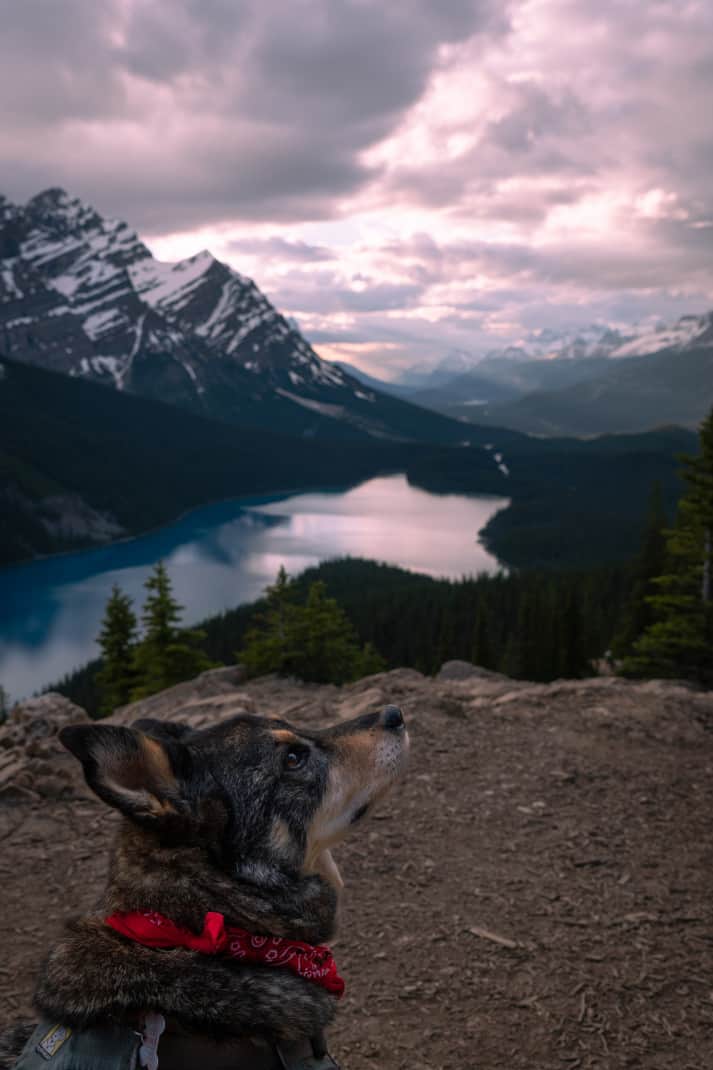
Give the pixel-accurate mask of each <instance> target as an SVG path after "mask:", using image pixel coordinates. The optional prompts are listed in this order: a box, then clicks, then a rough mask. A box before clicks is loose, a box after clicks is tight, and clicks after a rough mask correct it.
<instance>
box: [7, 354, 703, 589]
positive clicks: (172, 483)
mask: <svg viewBox="0 0 713 1070" xmlns="http://www.w3.org/2000/svg"><path fill="white" fill-rule="evenodd" d="M0 369H2V373H1V377H0V505H1V508H0V565H2V564H8V563H10V562H12V561H18V560H22V559H25V558H29V557H32V556H35V555H36V554H38V553H52V552H55V551H58V550H66V549H70V548H73V547H81V546H87V545H91V544H92V543H96V542H106V541H109V540H110V539H112V538H116V537H118V536H120V535H129V534H136V533H137V532H141V531H146V530H148V529H149V528H151V527H154V526H156V525H158V524H162V523H166V522H169V521H171V520H173V519H175V518H176V517H177V516H178V515H179V514H180V513H181V512H183V511H185V510H187V509H190V508H193V507H195V506H198V505H202V504H205V503H207V502H210V501H215V500H219V499H224V498H234V497H239V496H241V495H247V494H251V493H256V492H267V491H282V490H290V489H305V488H308V487H324V486H330V485H331V486H348V485H349V484H351V483H355V482H358V481H360V480H363V479H366V478H368V477H370V476H372V475H376V474H378V473H382V472H388V471H391V472H405V473H406V474H407V476H408V478H409V480H410V481H411V482H413V483H414V484H416V485H418V486H421V487H424V488H425V489H428V490H431V491H433V492H435V493H460V494H492V495H497V496H499V497H502V498H508V499H510V501H511V506H510V508H508V509H506V510H503V511H501V512H500V513H498V514H497V516H496V517H494V519H493V520H492V521H491V523H490V524H489V525H488V526H487V528H486V530H485V532H484V534H483V538H484V541H485V542H486V543H487V545H488V547H489V548H490V549H491V551H492V552H493V553H494V554H495V555H496V556H497V557H498V558H500V560H501V561H503V563H504V564H505V565H508V566H516V567H518V568H524V567H528V568H530V567H545V568H552V567H555V568H558V567H565V566H566V567H584V566H586V567H589V566H591V565H594V564H604V563H609V562H612V561H623V560H626V559H627V558H628V557H630V556H631V555H632V554H633V553H635V551H636V549H637V546H638V543H639V538H640V534H641V530H642V526H643V520H644V516H645V511H646V503H647V501H648V497H649V494H650V492H651V487H652V485H653V484H654V482H658V483H659V484H660V485H661V488H662V494H663V499H664V503H665V506H666V508H667V509H668V510H669V511H670V512H672V511H673V508H674V507H675V503H676V501H677V499H678V497H679V495H680V492H681V482H680V478H679V473H678V465H677V461H676V458H677V456H678V454H679V453H681V452H694V451H695V450H696V447H697V439H696V436H695V435H693V434H692V433H690V432H687V431H683V430H679V429H676V428H672V429H669V430H663V431H660V432H656V433H649V434H641V435H618V436H608V437H602V438H599V439H593V440H590V441H581V440H577V439H547V440H544V439H537V438H532V437H529V436H527V435H523V434H520V433H518V432H514V431H507V430H503V429H495V428H477V427H474V428H473V429H472V437H473V439H474V441H475V444H474V445H472V446H461V447H449V446H438V445H435V444H434V445H427V444H421V445H418V444H409V445H405V444H399V443H390V442H375V441H367V442H365V443H351V442H350V443H347V442H340V443H333V444H332V445H331V447H330V448H325V445H324V443H318V442H315V441H312V440H310V439H303V438H296V437H293V436H290V435H284V434H279V433H271V432H267V431H257V430H255V429H252V428H241V427H236V426H234V425H229V424H225V423H221V422H220V421H217V420H209V419H206V418H205V417H202V416H198V415H196V414H192V413H189V412H185V411H182V410H180V409H178V408H175V407H173V406H169V405H163V404H161V403H160V402H157V401H151V400H148V399H144V398H138V397H135V396H131V395H125V394H122V393H120V392H117V391H114V390H110V389H108V388H106V387H103V386H99V385H97V384H95V383H92V382H88V381H86V380H80V379H73V378H71V377H69V376H65V375H58V374H56V373H53V372H48V371H46V370H45V369H41V368H36V367H32V366H29V365H23V364H17V363H14V362H11V361H3V360H2V359H0ZM476 534H477V533H476V532H473V538H475V537H476Z"/></svg>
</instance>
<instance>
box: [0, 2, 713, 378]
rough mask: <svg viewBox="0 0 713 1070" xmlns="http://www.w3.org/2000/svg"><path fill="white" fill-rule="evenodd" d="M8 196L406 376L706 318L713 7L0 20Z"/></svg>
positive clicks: (49, 14)
mask: <svg viewBox="0 0 713 1070" xmlns="http://www.w3.org/2000/svg"><path fill="white" fill-rule="evenodd" d="M0 19H1V22H0V25H2V33H1V34H0V176H1V177H0V191H1V192H3V193H4V194H5V195H6V196H8V197H10V198H11V199H13V200H16V201H23V200H26V199H27V198H28V197H30V196H31V195H32V194H34V193H36V192H38V191H39V190H40V189H43V188H46V187H47V186H50V185H61V186H64V187H65V188H66V189H68V190H69V191H71V192H74V193H76V194H78V195H79V196H81V197H83V198H85V199H87V200H89V201H91V202H92V203H94V204H95V205H96V206H97V208H98V209H99V210H100V211H102V212H103V213H105V214H109V215H114V216H119V217H121V218H125V219H126V220H127V221H129V222H130V223H132V224H133V225H134V226H135V227H136V228H137V229H138V230H139V232H140V233H141V234H142V236H143V237H144V238H145V239H146V240H147V241H148V243H149V245H150V246H151V247H152V249H153V250H154V251H155V253H156V254H157V255H159V256H160V257H161V258H162V259H175V258H178V257H182V256H186V255H189V254H191V253H193V252H196V251H198V250H199V249H201V248H203V247H208V248H210V249H211V250H212V251H213V252H214V253H215V254H216V255H218V256H220V257H221V258H222V259H225V260H228V261H230V262H231V263H232V264H233V265H234V266H235V267H236V268H238V270H240V271H242V272H244V273H246V274H249V275H251V276H252V277H253V278H254V279H255V280H256V282H257V283H258V285H260V286H261V287H262V288H263V289H264V290H265V291H266V292H267V294H268V295H269V296H270V297H271V298H272V299H273V300H274V301H275V303H276V304H277V305H278V306H279V307H280V308H281V309H282V310H283V311H285V312H288V313H290V314H292V315H294V316H296V317H297V318H298V320H299V322H300V325H301V326H302V328H303V330H304V331H305V333H306V334H307V336H308V337H309V338H310V339H311V340H312V341H313V342H314V343H315V344H316V347H317V349H318V350H319V351H320V352H321V353H322V355H324V356H328V357H338V356H339V357H341V358H342V359H346V360H351V361H353V362H354V363H356V364H359V365H361V366H362V367H363V368H365V369H367V370H370V371H372V372H376V373H379V374H383V375H385V376H389V375H391V374H394V373H395V372H396V371H397V370H398V369H399V368H403V367H407V366H410V365H413V364H418V363H422V362H423V363H426V362H435V361H437V360H439V359H440V358H442V357H443V356H445V355H446V354H447V353H448V352H449V351H451V350H459V349H460V350H466V351H468V352H472V353H480V352H484V351H486V350H488V349H491V348H494V347H498V346H500V345H503V344H506V343H508V342H511V341H516V340H518V339H520V338H522V337H525V336H527V335H528V334H529V333H530V332H532V331H533V330H537V329H540V328H543V327H559V326H572V325H577V324H587V323H590V322H593V321H606V322H614V323H625V322H631V321H642V320H647V319H649V318H652V317H653V318H656V319H664V320H669V319H672V318H675V317H676V316H678V315H679V314H681V313H684V312H689V311H703V310H704V309H706V308H708V307H711V306H713V182H711V174H712V172H713V4H712V3H711V2H710V0H674V2H670V3H669V2H657V0H596V3H595V2H593V0H512V2H511V3H507V2H506V0H403V2H402V3H398V4H384V3H383V0H290V3H284V2H281V0H0Z"/></svg>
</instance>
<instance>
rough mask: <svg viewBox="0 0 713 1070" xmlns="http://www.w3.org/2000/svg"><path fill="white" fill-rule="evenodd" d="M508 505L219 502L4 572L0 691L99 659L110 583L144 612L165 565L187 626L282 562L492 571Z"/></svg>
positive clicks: (359, 496)
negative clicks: (356, 560)
mask: <svg viewBox="0 0 713 1070" xmlns="http://www.w3.org/2000/svg"><path fill="white" fill-rule="evenodd" d="M507 504H508V501H507V499H504V498H493V497H471V496H463V495H454V494H447V495H440V494H432V493H429V492H427V491H424V490H420V489H419V488H417V487H413V486H410V485H409V483H408V482H407V480H406V477H405V476H403V475H389V476H381V477H378V478H375V479H370V480H368V481H367V482H365V483H362V484H360V485H359V486H357V487H353V488H351V489H348V490H330V491H319V492H309V493H305V494H290V495H282V496H272V497H263V498H251V499H245V498H243V499H236V500H234V501H228V502H221V503H218V504H215V505H210V506H206V507H204V508H201V509H196V510H194V511H193V512H191V513H189V514H187V515H186V516H184V517H182V518H181V519H180V520H178V521H176V522H175V523H173V524H170V525H168V526H166V527H164V528H161V529H159V530H157V531H153V532H151V533H150V534H148V535H143V536H140V537H139V538H136V539H130V540H127V541H125V542H119V543H113V544H112V545H110V546H104V547H101V548H99V549H95V550H85V551H82V552H80V553H75V554H65V555H60V556H57V557H51V558H45V559H43V560H39V561H32V562H29V563H27V564H24V565H18V566H15V567H13V568H6V569H2V570H0V684H1V685H2V686H3V687H4V688H5V691H6V692H7V693H8V695H9V696H10V698H12V699H18V698H21V697H23V696H25V695H29V694H32V693H34V692H36V691H39V690H41V689H42V688H44V687H46V686H47V685H48V684H51V683H53V682H56V681H57V680H58V679H60V678H61V677H62V676H64V675H65V674H66V673H67V672H70V671H71V670H72V669H74V668H76V667H78V666H80V665H82V664H83V663H84V662H86V661H88V660H89V659H90V658H92V657H94V656H95V655H96V653H97V648H96V643H95V637H96V634H97V632H98V630H99V624H100V621H101V617H102V614H103V610H104V605H105V602H106V599H107V597H108V595H109V593H110V591H111V587H112V585H113V584H114V583H118V584H119V586H120V587H121V588H122V589H123V590H125V591H126V592H127V593H128V594H129V595H131V597H132V598H133V599H134V601H135V604H136V606H137V607H138V606H140V604H141V601H142V596H143V590H142V585H143V582H144V580H145V579H146V576H147V574H148V573H149V571H150V569H151V568H152V566H153V565H154V564H155V563H156V562H157V561H158V560H161V559H162V560H164V561H165V563H166V566H167V568H168V571H169V574H170V577H171V581H172V584H173V589H174V592H175V594H176V596H177V598H178V600H179V601H180V603H181V604H182V605H183V606H184V607H185V615H184V622H185V623H186V624H192V623H195V622H196V621H199V620H201V619H203V618H205V617H207V616H210V615H211V614H213V613H217V612H219V611H220V610H222V609H228V608H230V607H233V606H236V605H238V604H239V603H241V602H248V601H251V600H252V599H254V598H256V597H257V596H258V595H259V594H260V592H261V591H262V590H263V588H264V587H265V586H266V584H268V583H270V582H271V581H272V580H273V579H274V577H275V574H276V573H277V570H278V568H279V567H280V565H284V566H285V568H286V569H287V571H288V572H290V573H292V574H296V573H297V572H300V571H301V570H302V569H304V568H307V567H308V566H310V565H315V564H317V563H318V562H320V561H324V560H327V559H329V558H333V557H344V556H347V555H349V556H352V557H368V558H372V559H374V560H377V561H385V562H387V563H389V564H394V565H400V566H401V567H403V568H408V569H411V570H413V571H414V572H424V573H428V574H429V575H432V576H445V577H452V578H458V577H461V576H464V575H474V574H476V573H478V572H493V571H496V570H497V568H498V567H499V565H498V562H497V560H496V559H495V558H494V557H493V556H492V555H491V554H489V553H488V551H487V550H486V549H485V548H484V547H483V546H482V545H481V544H480V543H479V541H478V533H479V532H480V531H481V530H482V529H483V527H484V526H485V525H486V524H487V522H488V520H490V518H491V517H492V516H493V515H494V514H495V513H496V512H498V510H500V509H503V508H504V507H505V506H506V505H507Z"/></svg>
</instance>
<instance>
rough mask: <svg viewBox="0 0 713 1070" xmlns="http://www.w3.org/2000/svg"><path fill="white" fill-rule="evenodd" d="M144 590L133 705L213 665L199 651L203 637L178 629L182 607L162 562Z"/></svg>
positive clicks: (135, 661)
mask: <svg viewBox="0 0 713 1070" xmlns="http://www.w3.org/2000/svg"><path fill="white" fill-rule="evenodd" d="M144 587H145V588H146V591H147V597H146V601H145V602H144V606H143V610H142V614H141V618H142V621H143V625H144V632H143V637H142V639H141V642H140V643H138V645H137V646H136V648H135V650H134V657H133V671H134V674H135V684H134V686H133V688H132V691H131V698H132V700H133V701H135V700H136V699H140V698H146V697H147V696H148V695H153V694H155V693H156V692H157V691H163V690H164V688H167V687H173V686H174V684H178V683H180V682H181V681H182V680H190V679H192V678H193V677H194V676H197V675H198V673H200V672H203V671H204V670H205V669H209V668H210V667H211V664H212V663H211V662H210V660H209V659H208V658H207V656H206V655H205V654H204V652H203V651H202V650H200V649H199V647H198V644H199V643H200V642H201V641H202V640H203V638H204V635H203V633H202V632H200V631H197V630H195V629H193V630H188V629H181V628H179V626H178V622H179V620H180V619H181V613H182V610H183V607H182V606H180V605H179V604H178V602H177V601H176V600H175V598H174V597H173V592H172V590H171V581H170V579H169V576H168V572H167V571H166V566H165V565H164V563H163V561H159V562H158V564H157V565H156V566H155V567H154V570H153V572H152V573H151V574H150V576H149V577H148V579H147V580H146V583H145V584H144Z"/></svg>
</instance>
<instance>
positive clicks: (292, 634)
mask: <svg viewBox="0 0 713 1070" xmlns="http://www.w3.org/2000/svg"><path fill="white" fill-rule="evenodd" d="M265 593H266V596H267V609H266V610H265V611H264V612H262V613H260V614H259V615H257V616H256V618H255V620H254V622H253V625H252V627H250V628H249V629H248V631H247V632H246V634H245V645H244V647H243V649H242V650H240V651H239V652H238V654H237V658H238V661H240V662H241V663H242V664H243V665H244V666H245V669H246V671H247V672H248V673H249V675H251V676H260V675H263V674H265V673H270V672H276V673H280V674H282V675H288V676H297V677H299V678H300V679H302V680H307V681H313V682H319V683H335V684H336V683H344V682H345V681H347V680H354V679H357V678H359V677H360V676H365V675H368V674H370V673H373V672H379V671H380V670H381V669H383V668H384V662H383V660H382V658H381V657H380V656H379V655H378V653H377V652H376V650H375V648H374V647H373V645H372V644H371V643H367V644H366V645H365V646H363V647H362V646H360V644H359V641H358V639H357V635H356V632H355V630H354V627H353V625H352V624H351V622H350V621H349V618H348V617H347V615H346V613H345V612H344V610H343V609H342V608H341V607H340V606H339V604H338V603H337V602H336V600H335V599H334V598H328V597H327V593H326V587H325V584H324V583H322V582H321V581H316V582H315V583H312V584H310V586H309V588H308V590H307V597H306V601H305V602H304V603H300V602H299V601H298V600H297V598H298V595H297V587H296V584H295V583H294V581H293V580H291V579H290V578H289V576H288V575H287V573H286V572H285V570H284V568H281V569H280V571H279V573H278V575H277V579H276V581H275V583H274V584H273V585H272V586H270V587H268V588H267V590H266V592H265Z"/></svg>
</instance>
